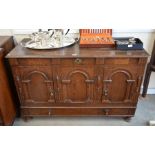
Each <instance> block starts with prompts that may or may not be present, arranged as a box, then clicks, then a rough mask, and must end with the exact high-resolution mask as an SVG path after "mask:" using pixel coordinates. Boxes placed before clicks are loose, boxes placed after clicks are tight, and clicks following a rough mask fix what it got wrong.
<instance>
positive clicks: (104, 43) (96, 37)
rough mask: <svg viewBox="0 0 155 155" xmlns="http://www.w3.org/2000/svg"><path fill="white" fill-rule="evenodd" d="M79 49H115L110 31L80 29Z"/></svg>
mask: <svg viewBox="0 0 155 155" xmlns="http://www.w3.org/2000/svg"><path fill="white" fill-rule="evenodd" d="M80 47H105V48H113V47H115V42H114V40H113V38H112V29H81V30H80Z"/></svg>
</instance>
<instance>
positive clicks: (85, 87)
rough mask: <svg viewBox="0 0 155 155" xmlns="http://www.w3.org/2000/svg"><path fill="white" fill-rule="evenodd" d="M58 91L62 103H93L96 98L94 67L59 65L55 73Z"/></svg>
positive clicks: (58, 98)
mask: <svg viewBox="0 0 155 155" xmlns="http://www.w3.org/2000/svg"><path fill="white" fill-rule="evenodd" d="M55 77H56V79H57V86H56V88H58V89H59V90H58V93H57V95H56V97H57V100H58V103H59V104H60V105H72V106H76V105H77V106H78V105H80V106H81V105H82V104H83V105H84V104H87V105H91V104H93V103H94V100H95V93H94V92H95V91H94V90H95V86H96V85H95V84H96V80H95V73H94V67H92V66H91V67H89V66H83V65H82V66H77V67H76V66H74V67H69V66H64V67H62V66H61V67H59V68H58V72H57V74H56V75H55Z"/></svg>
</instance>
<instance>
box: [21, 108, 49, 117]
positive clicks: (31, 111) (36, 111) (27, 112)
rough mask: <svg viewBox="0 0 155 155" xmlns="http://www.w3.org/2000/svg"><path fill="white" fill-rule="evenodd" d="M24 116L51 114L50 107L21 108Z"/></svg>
mask: <svg viewBox="0 0 155 155" xmlns="http://www.w3.org/2000/svg"><path fill="white" fill-rule="evenodd" d="M21 115H22V116H50V115H51V109H50V108H21Z"/></svg>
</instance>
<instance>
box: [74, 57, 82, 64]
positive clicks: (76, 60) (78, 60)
mask: <svg viewBox="0 0 155 155" xmlns="http://www.w3.org/2000/svg"><path fill="white" fill-rule="evenodd" d="M74 62H75V63H76V64H78V65H79V64H81V63H82V59H79V58H77V59H75V61H74Z"/></svg>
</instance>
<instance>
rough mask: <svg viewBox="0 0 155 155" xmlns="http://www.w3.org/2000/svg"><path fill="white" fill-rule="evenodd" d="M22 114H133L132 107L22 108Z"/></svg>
mask: <svg viewBox="0 0 155 155" xmlns="http://www.w3.org/2000/svg"><path fill="white" fill-rule="evenodd" d="M21 111H22V116H52V115H53V116H98V115H100V116H102V115H103V116H133V115H134V113H135V109H134V108H129V109H126V108H116V109H114V108H23V109H22V110H21Z"/></svg>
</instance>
